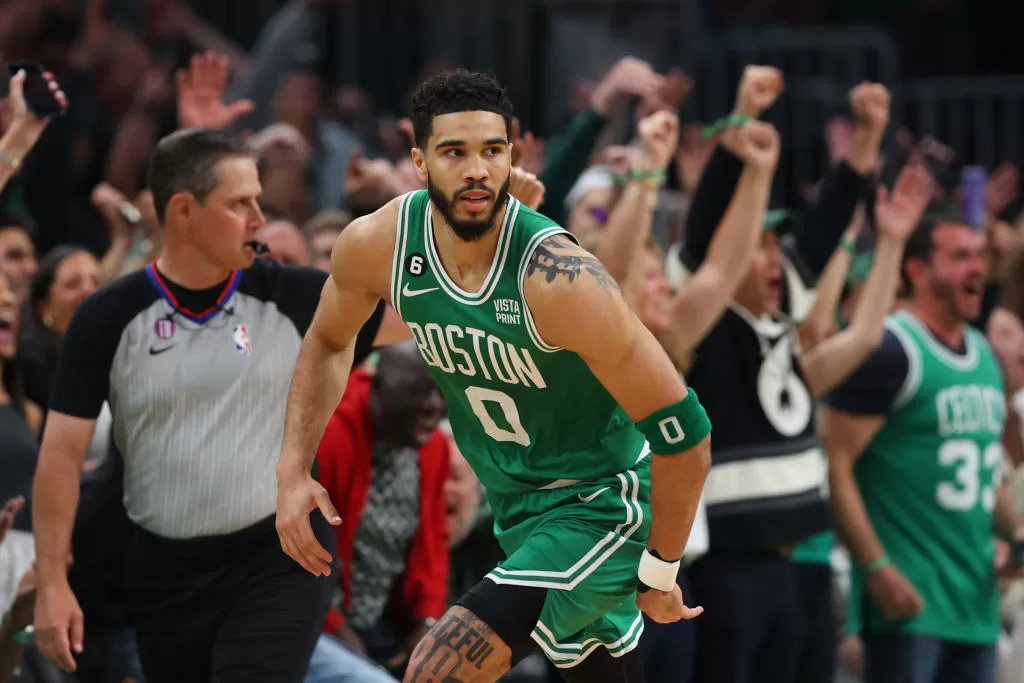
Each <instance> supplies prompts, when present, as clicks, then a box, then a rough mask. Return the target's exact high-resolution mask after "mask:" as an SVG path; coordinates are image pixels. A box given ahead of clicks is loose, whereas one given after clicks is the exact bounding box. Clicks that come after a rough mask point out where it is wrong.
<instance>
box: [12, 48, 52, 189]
mask: <svg viewBox="0 0 1024 683" xmlns="http://www.w3.org/2000/svg"><path fill="white" fill-rule="evenodd" d="M7 73H8V75H9V76H10V78H11V84H10V93H9V95H8V98H7V110H8V111H7V112H5V114H6V115H4V116H3V117H2V122H3V123H4V124H6V125H5V126H4V133H3V137H2V138H0V189H2V188H3V187H4V186H5V185H7V183H8V181H9V180H10V179H11V178H13V177H14V176H15V175H16V174H17V173H18V170H19V169H20V168H21V162H22V160H24V158H25V157H26V156H27V155H28V153H29V151H31V149H32V148H33V147H34V146H35V144H36V141H37V140H39V136H40V135H42V134H43V131H44V130H46V125H47V124H48V123H49V122H50V118H52V117H53V116H59V115H63V113H64V112H65V111H67V107H68V100H67V97H66V96H65V95H64V91H62V90H61V89H60V85H59V84H58V83H57V81H56V80H55V79H54V77H53V74H51V73H49V72H48V71H43V69H42V67H41V66H39V65H38V64H36V63H35V62H11V63H9V64H7Z"/></svg>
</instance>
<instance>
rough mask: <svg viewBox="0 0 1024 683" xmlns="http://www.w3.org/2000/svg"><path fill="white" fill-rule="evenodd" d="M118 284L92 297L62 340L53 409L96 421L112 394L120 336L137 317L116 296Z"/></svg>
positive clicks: (73, 320)
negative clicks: (114, 365) (112, 377)
mask: <svg viewBox="0 0 1024 683" xmlns="http://www.w3.org/2000/svg"><path fill="white" fill-rule="evenodd" d="M120 289H121V288H120V287H118V286H117V284H115V285H113V286H112V288H104V289H101V290H100V291H98V292H95V293H94V294H91V295H90V296H89V297H88V298H87V299H86V300H85V301H83V302H82V305H81V306H79V307H78V310H77V311H76V312H75V316H74V318H72V319H71V325H69V326H68V331H67V333H66V334H65V335H64V339H63V340H62V341H61V346H60V355H59V357H58V360H57V370H56V372H54V375H53V387H52V388H51V390H50V406H49V408H50V410H53V411H56V412H58V413H64V414H65V415H72V416H74V417H81V418H86V419H90V420H94V419H96V418H97V417H98V416H99V414H100V409H101V408H102V407H103V402H104V401H106V400H107V396H108V394H109V393H110V366H111V365H112V364H113V362H114V354H115V353H116V352H117V346H118V344H119V343H120V342H121V333H122V332H123V331H124V328H125V326H126V325H127V324H128V322H129V321H130V320H131V318H132V317H134V315H135V311H134V310H133V311H129V312H128V315H127V316H126V315H125V313H126V311H125V308H126V306H127V307H130V306H131V303H130V302H128V301H125V300H122V298H120V297H118V296H117V293H118V291H119V290H120Z"/></svg>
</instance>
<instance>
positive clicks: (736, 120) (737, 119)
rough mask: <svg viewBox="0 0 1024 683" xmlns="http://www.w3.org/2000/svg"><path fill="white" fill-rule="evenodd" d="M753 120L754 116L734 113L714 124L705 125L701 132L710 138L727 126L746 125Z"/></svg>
mask: <svg viewBox="0 0 1024 683" xmlns="http://www.w3.org/2000/svg"><path fill="white" fill-rule="evenodd" d="M753 120H754V117H753V116H746V115H744V114H732V115H730V116H725V117H722V118H720V119H718V120H717V121H715V122H714V123H712V124H709V125H707V126H704V130H703V131H702V132H701V135H703V136H704V137H706V138H709V137H711V136H713V135H714V134H715V133H720V132H721V131H723V130H725V129H726V128H732V127H733V126H745V125H747V124H748V123H750V122H751V121H753Z"/></svg>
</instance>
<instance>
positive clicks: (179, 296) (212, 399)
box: [50, 260, 383, 539]
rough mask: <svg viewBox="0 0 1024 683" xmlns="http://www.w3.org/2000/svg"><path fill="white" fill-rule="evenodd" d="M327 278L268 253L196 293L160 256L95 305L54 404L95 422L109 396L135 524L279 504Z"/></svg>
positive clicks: (81, 312) (86, 308) (365, 336)
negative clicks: (160, 263)
mask: <svg viewBox="0 0 1024 683" xmlns="http://www.w3.org/2000/svg"><path fill="white" fill-rule="evenodd" d="M325 280H326V273H323V272H321V271H318V270H314V269H311V268H297V267H291V266H281V265H278V264H275V263H273V262H270V261H264V260H257V262H256V263H255V264H254V265H253V266H252V267H250V268H248V269H246V270H244V271H236V272H235V273H233V274H232V275H231V277H230V278H228V280H227V281H225V282H223V283H221V284H219V285H217V286H216V287H213V288H211V289H209V290H202V291H196V290H187V289H184V288H182V287H180V286H177V285H176V284H174V283H172V282H169V281H167V279H166V278H165V277H163V276H162V275H161V274H160V273H159V271H158V270H157V269H156V268H155V266H154V265H152V264H151V265H149V266H147V267H146V268H145V269H143V270H140V271H137V272H135V273H132V274H130V275H128V276H125V277H124V278H121V279H120V280H118V281H116V282H114V283H111V284H110V285H108V286H107V287H104V288H103V289H101V290H100V291H98V292H96V293H95V294H93V295H92V296H90V297H89V298H88V299H86V301H85V302H83V304H82V305H81V307H80V308H79V309H78V312H77V313H76V314H75V317H74V320H73V321H72V324H71V326H70V329H69V330H68V333H67V335H66V336H65V338H64V341H63V343H62V345H61V357H60V361H59V362H58V366H57V372H56V376H55V378H54V387H53V394H52V396H51V399H50V409H51V410H54V411H57V412H60V413H65V414H68V415H72V416H76V417H82V418H88V419H92V418H96V417H97V416H98V415H99V414H100V409H101V407H102V405H103V402H104V401H108V402H109V404H110V410H111V413H112V415H113V438H114V443H115V446H116V447H117V449H118V451H119V452H120V453H121V454H122V457H123V460H124V503H125V508H126V510H127V512H128V516H129V517H130V518H131V520H132V521H133V522H135V523H136V524H138V525H139V526H141V527H142V528H144V529H146V530H147V531H149V532H151V533H154V534H157V535H160V536H163V537H166V538H177V539H182V538H193V537H198V536H209V535H214V534H225V533H231V532H233V531H237V530H240V529H243V528H246V527H248V526H251V525H253V524H255V523H256V522H258V521H260V520H262V519H265V518H267V517H269V516H270V515H272V514H273V513H274V511H275V509H276V497H277V484H276V469H277V460H278V457H279V456H280V452H281V443H282V440H283V436H284V415H285V405H286V402H287V397H288V389H289V385H290V383H291V378H292V374H293V372H294V369H295V362H296V359H297V356H298V352H299V348H300V346H301V344H302V338H303V336H304V335H305V333H306V329H307V328H308V327H309V324H310V322H311V321H312V318H313V313H314V311H315V310H316V306H317V303H318V302H319V299H320V292H321V289H322V288H323V285H324V282H325ZM382 314H383V304H380V305H378V308H377V310H376V312H375V313H374V315H373V317H372V318H371V319H370V321H369V322H367V324H366V325H365V326H364V328H363V330H362V332H361V333H360V336H359V342H358V345H357V350H356V359H355V362H356V363H359V362H361V361H362V360H363V359H364V358H365V357H366V355H367V354H368V353H369V352H370V350H371V345H372V343H373V339H374V337H375V335H376V332H377V328H378V327H379V325H380V319H381V317H382Z"/></svg>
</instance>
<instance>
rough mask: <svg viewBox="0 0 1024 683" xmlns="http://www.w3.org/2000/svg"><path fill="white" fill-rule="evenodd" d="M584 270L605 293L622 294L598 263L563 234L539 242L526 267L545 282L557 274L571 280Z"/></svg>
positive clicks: (550, 280)
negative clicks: (540, 275) (543, 278)
mask: <svg viewBox="0 0 1024 683" xmlns="http://www.w3.org/2000/svg"><path fill="white" fill-rule="evenodd" d="M584 271H586V272H587V273H589V274H590V275H591V277H593V278H594V279H595V280H597V283H598V284H599V285H601V287H602V289H604V290H605V291H606V292H608V294H609V295H612V294H615V295H618V296H620V297H621V296H622V290H621V289H620V288H619V285H618V284H617V283H616V282H615V278H613V277H612V276H611V275H609V274H608V271H607V270H605V268H604V266H602V265H601V262H600V261H598V260H597V259H596V258H594V257H593V256H591V255H590V254H588V253H586V252H585V251H582V250H580V249H579V248H578V247H577V246H576V245H575V244H573V242H572V241H571V240H570V239H569V238H568V237H566V236H565V235H555V236H554V237H551V238H549V239H546V240H544V241H543V242H541V243H540V244H539V245H538V246H537V249H536V250H535V251H534V252H533V256H531V257H530V263H529V265H528V266H527V267H526V275H527V276H530V275H532V274H533V273H535V272H540V273H543V274H544V277H545V279H546V280H547V281H548V282H554V280H555V278H556V277H558V276H559V275H564V276H565V277H566V278H568V279H569V282H575V281H576V279H577V278H578V277H579V276H580V273H581V272H584Z"/></svg>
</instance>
